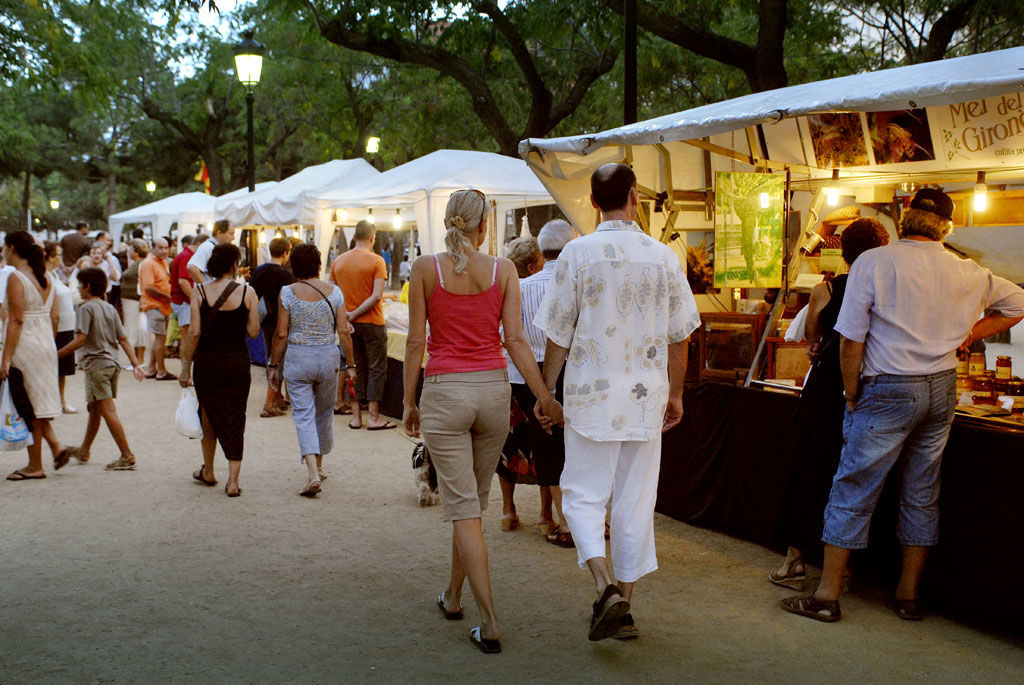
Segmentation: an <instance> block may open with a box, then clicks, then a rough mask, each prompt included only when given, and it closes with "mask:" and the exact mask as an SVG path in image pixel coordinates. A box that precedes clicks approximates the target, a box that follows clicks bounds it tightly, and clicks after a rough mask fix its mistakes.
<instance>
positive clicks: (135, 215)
mask: <svg viewBox="0 0 1024 685" xmlns="http://www.w3.org/2000/svg"><path fill="white" fill-rule="evenodd" d="M273 185H275V182H274V181H268V182H266V183H259V184H257V185H256V191H257V192H259V191H260V190H265V189H267V188H270V187H271V186H273ZM248 192H249V189H248V188H240V189H238V190H235V191H232V192H230V193H227V194H226V195H221V196H220V197H219V198H218V197H215V196H213V195H207V194H206V193H199V192H193V193H179V194H177V195H171V196H170V197H165V198H163V199H162V200H157V201H155V202H150V203H149V204H145V205H142V206H141V207H136V208H134V209H128V210H125V211H123V212H118V213H117V214H111V215H110V218H109V219H108V220H107V227H108V230H109V231H110V233H111V235H117V234H119V233H121V231H122V230H123V229H124V226H125V225H126V224H149V225H150V226H151V227H152V231H153V235H167V234H168V233H169V231H170V228H171V226H172V225H173V224H177V225H178V231H179V233H180V232H182V231H183V230H184V228H183V227H186V226H189V225H195V226H200V225H201V226H203V227H204V228H206V229H207V230H209V228H210V226H211V224H212V223H213V220H214V218H213V217H214V210H215V207H216V204H217V202H218V200H223V199H226V198H232V197H237V196H239V195H245V194H247V193H248Z"/></svg>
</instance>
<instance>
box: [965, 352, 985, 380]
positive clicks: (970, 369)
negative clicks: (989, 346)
mask: <svg viewBox="0 0 1024 685" xmlns="http://www.w3.org/2000/svg"><path fill="white" fill-rule="evenodd" d="M967 373H969V374H970V375H972V376H981V375H983V374H984V373H985V353H984V352H971V356H970V358H968V360H967Z"/></svg>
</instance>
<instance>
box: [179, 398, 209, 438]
mask: <svg viewBox="0 0 1024 685" xmlns="http://www.w3.org/2000/svg"><path fill="white" fill-rule="evenodd" d="M174 428H175V429H176V430H177V431H178V432H179V433H181V434H182V435H184V436H185V437H186V438H202V437H203V424H202V421H200V420H199V400H198V399H197V398H196V393H195V391H193V390H190V389H188V388H185V389H184V390H182V391H181V401H180V402H178V410H177V411H176V412H175V413H174Z"/></svg>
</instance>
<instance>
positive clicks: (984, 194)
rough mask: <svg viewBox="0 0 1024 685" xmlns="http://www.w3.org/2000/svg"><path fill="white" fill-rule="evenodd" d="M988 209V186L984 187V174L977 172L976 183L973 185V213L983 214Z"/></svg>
mask: <svg viewBox="0 0 1024 685" xmlns="http://www.w3.org/2000/svg"><path fill="white" fill-rule="evenodd" d="M987 208H988V186H987V185H985V172H984V171H979V172H978V182H977V183H976V184H975V185H974V211H976V212H984V211H985V210H986V209H987Z"/></svg>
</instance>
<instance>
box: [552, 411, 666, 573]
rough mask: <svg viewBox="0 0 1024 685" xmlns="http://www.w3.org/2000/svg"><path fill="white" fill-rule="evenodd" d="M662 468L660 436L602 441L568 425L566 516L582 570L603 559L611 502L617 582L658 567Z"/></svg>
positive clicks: (564, 479)
mask: <svg viewBox="0 0 1024 685" xmlns="http://www.w3.org/2000/svg"><path fill="white" fill-rule="evenodd" d="M660 469H661V434H660V433H659V434H658V436H657V437H656V438H654V439H652V440H645V441H625V442H598V441H596V440H591V439H589V438H586V437H584V436H582V435H580V434H579V433H577V432H576V431H575V430H573V429H572V428H571V427H569V426H566V427H565V468H564V469H562V478H561V482H560V485H561V488H562V513H563V514H564V515H565V520H566V521H568V523H569V530H570V531H572V539H573V541H574V542H575V543H576V552H577V555H578V557H579V564H580V567H581V568H585V567H586V565H587V560H588V559H593V558H594V557H604V556H606V554H605V541H604V521H605V512H606V511H607V507H608V500H609V499H612V495H613V494H614V499H612V517H611V551H612V565H613V567H614V571H615V578H616V579H617V580H619V581H621V582H624V583H632V582H635V581H636V580H638V579H639V578H641V577H643V576H645V575H647V574H648V573H650V572H651V571H653V570H655V569H657V568H658V559H657V556H656V554H655V551H654V503H655V500H656V499H657V496H658V472H659V470H660Z"/></svg>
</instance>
